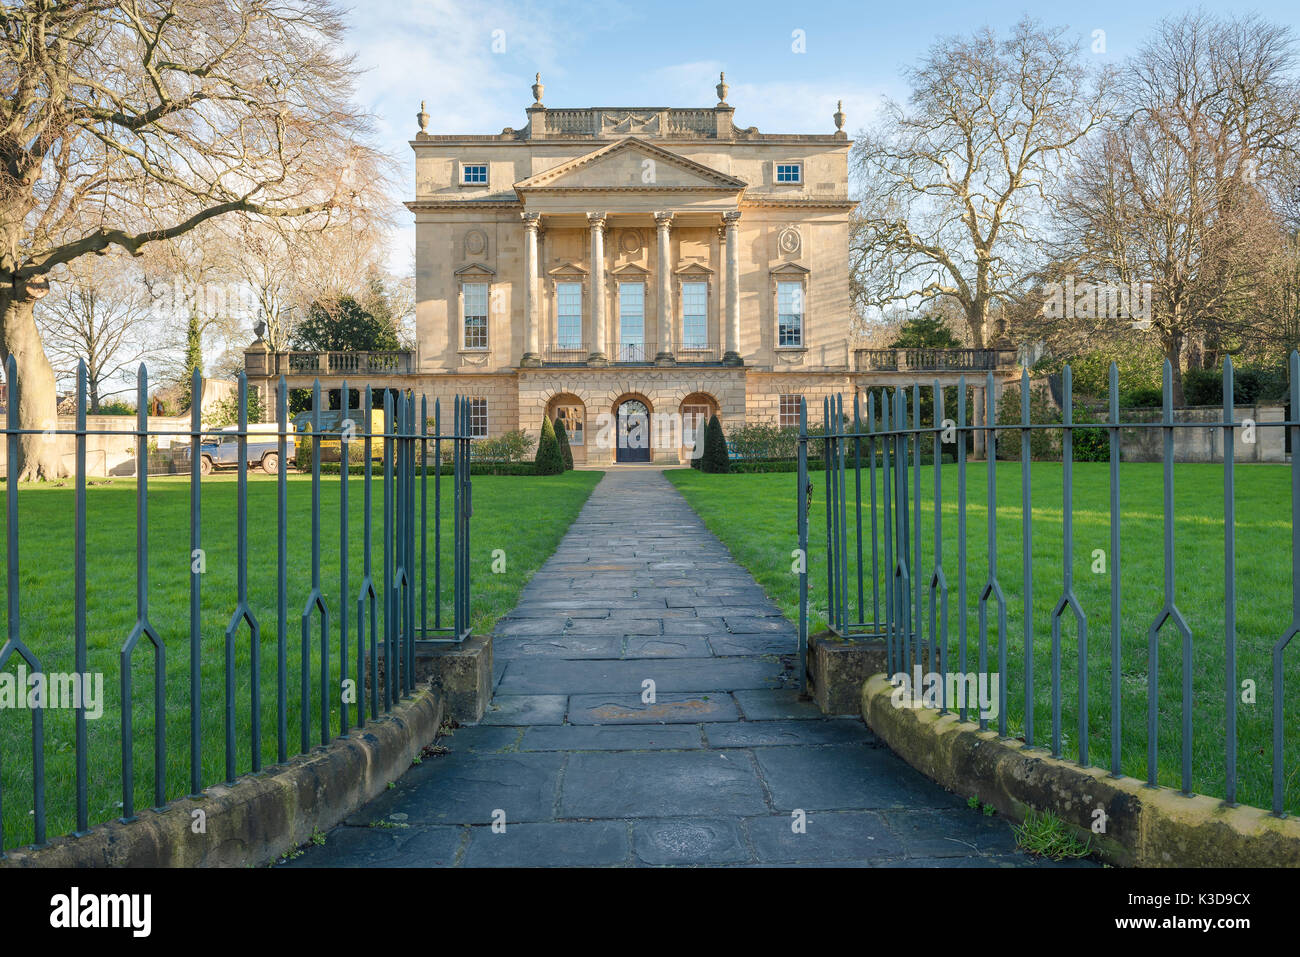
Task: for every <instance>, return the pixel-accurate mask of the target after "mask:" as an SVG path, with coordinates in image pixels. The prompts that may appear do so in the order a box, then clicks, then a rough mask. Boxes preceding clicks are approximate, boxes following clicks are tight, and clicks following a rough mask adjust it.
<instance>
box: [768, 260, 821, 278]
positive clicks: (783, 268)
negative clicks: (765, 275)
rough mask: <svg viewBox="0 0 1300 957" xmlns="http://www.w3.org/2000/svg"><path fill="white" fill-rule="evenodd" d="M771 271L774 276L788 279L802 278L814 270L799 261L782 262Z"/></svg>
mask: <svg viewBox="0 0 1300 957" xmlns="http://www.w3.org/2000/svg"><path fill="white" fill-rule="evenodd" d="M770 272H771V274H772V275H773V276H778V277H782V278H787V279H801V278H803V277H804V276H807V275H808V274H809V273H811V272H812V270H811V269H808V268H806V267H804V266H800V265H799V264H798V263H781V264H780V265H779V266H773V267H772V269H771V270H770Z"/></svg>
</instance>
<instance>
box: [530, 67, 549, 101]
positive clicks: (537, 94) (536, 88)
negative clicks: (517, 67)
mask: <svg viewBox="0 0 1300 957" xmlns="http://www.w3.org/2000/svg"><path fill="white" fill-rule="evenodd" d="M533 80H534V82H533V106H541V105H542V94H543V93H545V92H546V87H544V86H542V75H541V74H540V73H538V74H537V75H536V76H535V77H533Z"/></svg>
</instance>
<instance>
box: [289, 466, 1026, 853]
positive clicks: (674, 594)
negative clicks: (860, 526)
mask: <svg viewBox="0 0 1300 957" xmlns="http://www.w3.org/2000/svg"><path fill="white" fill-rule="evenodd" d="M494 547H495V546H494ZM501 547H505V548H507V550H508V548H509V543H508V542H507V543H502V545H501ZM795 653H796V635H795V631H794V628H793V626H792V625H791V624H790V623H789V622H787V621H786V620H785V619H783V618H782V617H781V615H780V613H779V612H778V611H777V609H776V607H775V606H774V605H773V604H772V603H771V601H769V600H768V598H767V596H766V595H765V594H764V592H763V590H762V589H761V588H760V587H759V586H758V585H757V584H756V583H755V582H754V579H753V578H752V577H751V576H750V575H749V573H748V572H747V571H745V569H743V568H742V567H740V566H739V565H737V564H736V563H735V562H734V561H733V560H732V558H731V556H730V555H729V554H728V552H727V550H726V548H725V547H723V545H722V543H721V542H719V541H718V539H717V538H715V537H714V536H713V535H712V534H711V533H710V532H709V531H708V530H707V529H706V528H705V527H704V524H703V523H702V522H701V521H700V519H699V518H698V516H696V514H695V513H694V512H693V511H692V510H691V508H690V507H689V506H688V505H687V504H686V502H685V500H684V499H683V498H682V497H681V496H680V495H679V494H678V493H677V491H676V490H675V489H674V488H673V487H672V485H671V484H670V483H669V482H668V481H667V479H665V478H664V477H663V475H662V473H661V472H659V471H655V470H650V469H629V470H614V471H610V472H607V473H606V474H605V477H604V478H603V479H602V480H601V482H600V484H599V485H597V487H596V489H595V491H594V492H593V493H592V496H591V498H590V500H589V501H588V502H587V504H586V506H585V507H584V508H583V510H582V512H581V514H580V515H579V516H578V519H577V521H576V522H575V523H574V524H573V526H572V528H570V530H569V532H568V533H567V534H566V535H565V537H564V539H563V540H562V541H561V543H560V546H559V548H558V549H557V550H556V552H555V554H554V555H553V556H552V557H551V559H550V561H548V562H547V564H546V565H545V566H544V567H543V568H542V569H541V570H540V571H539V572H538V573H537V574H536V575H535V576H534V577H533V579H532V581H531V582H529V584H528V586H527V587H526V588H525V589H524V592H523V594H522V596H521V599H520V602H519V605H518V607H517V608H516V609H515V610H514V611H513V612H512V613H511V614H510V615H509V616H508V617H506V618H504V619H502V620H501V622H500V623H499V624H498V626H497V628H496V632H495V635H494V655H495V663H496V667H495V675H494V679H495V682H494V683H495V697H494V699H493V702H492V704H491V706H490V710H489V711H488V713H487V715H486V716H485V717H484V719H483V720H482V721H481V722H479V723H478V724H477V725H476V726H473V727H461V728H459V729H457V730H456V731H455V732H454V733H452V734H451V735H450V736H449V737H445V738H443V739H441V740H440V741H439V744H441V745H443V746H445V747H446V748H447V749H448V751H447V753H446V754H442V755H439V756H433V757H429V758H426V759H424V761H423V763H421V764H420V765H418V766H416V767H414V768H412V769H411V770H410V771H409V772H408V773H407V774H406V775H404V776H403V777H402V778H401V780H399V781H398V782H397V783H396V785H395V786H394V787H392V788H390V789H389V790H388V791H386V792H385V793H384V794H382V795H381V796H380V797H378V798H376V799H375V800H374V801H372V802H371V803H370V804H369V805H367V806H366V807H364V808H363V809H362V810H361V811H359V812H357V813H356V814H354V815H352V817H351V818H349V819H348V820H347V821H346V822H345V823H344V824H343V825H340V826H339V827H337V828H335V829H333V830H332V831H330V832H329V834H328V835H327V836H326V840H325V843H324V844H323V845H320V846H312V847H310V848H308V849H307V850H306V851H305V852H303V853H302V854H301V855H300V856H299V857H297V858H295V859H293V860H292V861H290V862H288V864H289V865H290V866H308V867H329V866H345V867H346V866H398V867H400V866H407V867H428V866H464V867H476V866H479V867H491V866H541V865H569V866H593V867H603V866H626V865H643V866H662V865H759V866H761V865H782V866H784V865H815V864H833V865H845V866H848V865H853V866H891V867H899V866H904V867H905V866H919V867H972V866H974V867H980V866H990V867H1009V866H1044V864H1043V862H1041V861H1040V860H1039V859H1036V858H1031V857H1029V856H1026V855H1024V854H1021V853H1019V852H1018V851H1017V850H1016V847H1015V839H1014V836H1013V834H1012V832H1011V828H1010V827H1009V825H1008V824H1007V823H1006V822H1005V821H1004V820H1001V819H999V818H996V817H986V816H984V815H983V814H981V813H979V812H978V811H975V810H972V809H970V808H968V807H967V806H966V801H965V799H964V797H962V796H960V795H955V794H950V793H948V792H946V791H944V790H943V789H942V788H940V787H939V786H937V785H935V784H934V783H932V782H931V781H929V780H928V779H926V778H925V777H923V776H922V775H921V774H919V773H918V772H916V771H914V770H913V769H912V768H911V767H909V766H908V765H907V764H906V763H904V762H903V761H902V760H901V759H900V758H898V757H897V756H896V755H895V754H894V753H893V752H891V751H890V750H889V749H888V748H886V747H885V746H884V745H882V744H881V743H880V741H878V740H877V739H876V738H875V737H874V736H873V735H872V734H871V732H870V731H869V730H868V729H867V728H866V726H865V725H864V724H863V723H862V721H861V720H860V719H859V718H856V717H847V716H846V717H839V718H829V719H828V718H825V717H823V716H822V715H821V713H820V712H819V711H818V709H817V708H816V707H815V706H814V705H813V704H812V703H811V702H807V701H800V700H799V698H798V695H797V692H796V690H795V686H796V684H797V681H796V674H795ZM646 682H653V683H654V684H653V688H654V696H653V700H647V699H648V698H649V695H647V694H645V691H646V690H647V688H648V687H649V686H648V685H646ZM796 812H802V815H798V814H796ZM800 816H801V817H802V818H803V820H804V826H803V827H802V829H796V827H795V826H793V825H794V824H795V822H796V820H797V818H798V817H800ZM502 820H504V823H505V829H504V832H501V830H500V828H499V827H497V828H494V827H493V823H494V821H496V822H500V821H502Z"/></svg>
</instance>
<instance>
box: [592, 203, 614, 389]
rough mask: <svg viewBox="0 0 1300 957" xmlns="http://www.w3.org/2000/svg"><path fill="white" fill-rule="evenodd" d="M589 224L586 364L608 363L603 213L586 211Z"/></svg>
mask: <svg viewBox="0 0 1300 957" xmlns="http://www.w3.org/2000/svg"><path fill="white" fill-rule="evenodd" d="M587 222H588V223H590V224H591V332H592V336H593V338H594V341H593V342H592V344H591V354H590V355H588V356H587V365H591V366H604V365H609V357H608V356H606V355H605V346H606V343H607V342H608V341H609V336H608V334H607V332H606V329H605V214H604V213H588V214H587Z"/></svg>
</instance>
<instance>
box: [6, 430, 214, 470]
mask: <svg viewBox="0 0 1300 957" xmlns="http://www.w3.org/2000/svg"><path fill="white" fill-rule="evenodd" d="M136 424H137V422H136V417H135V416H133V415H88V416H86V475H87V476H89V477H92V478H108V477H110V476H133V475H135V474H136V453H135V446H136V437H135V436H134V435H117V434H110V433H119V432H121V433H126V432H132V431H133V430H134V429H135V427H136ZM190 424H191V423H190V418H189V416H184V417H180V418H172V417H162V416H156V415H155V416H149V418H148V429H149V432H150V433H153V432H189V430H190ZM57 428H58V431H59V433H60V434H58V435H55V436H52V437H51V440H52V441H54V442H56V443H58V449H59V455H60V456H61V457H62V459H63V464H64V466H65V467H66V468H67V469H68V471H69V472H72V471H73V469H74V468H75V467H76V464H77V439H76V436H75V435H73V434H71V433H73V432H75V431H76V430H77V420H76V418H75V417H73V416H67V415H61V416H59V424H58V426H57ZM150 442H151V443H152V444H153V445H154V446H155V448H153V449H151V450H150V459H151V461H150V466H149V472H150V474H159V473H170V472H173V471H181V470H183V466H181V467H180V468H178V467H177V466H176V464H175V462H176V460H175V457H174V456H173V455H172V446H173V445H178V446H184V445H189V444H190V442H189V438H188V437H186V436H173V435H159V436H153V435H151V436H150ZM8 455H9V449H8V443H5V442H0V474H8V464H9V463H8Z"/></svg>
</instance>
